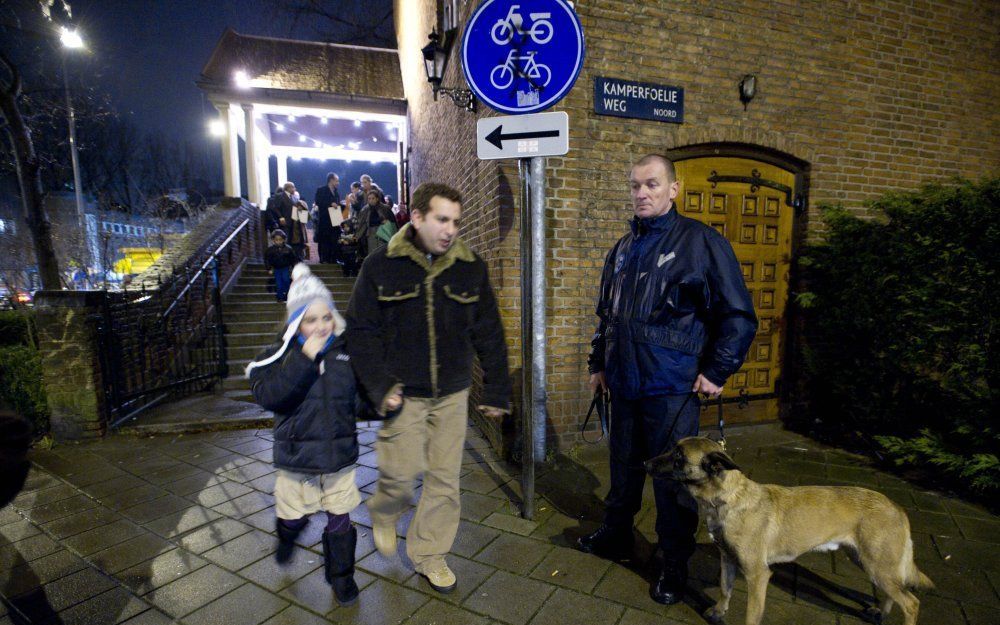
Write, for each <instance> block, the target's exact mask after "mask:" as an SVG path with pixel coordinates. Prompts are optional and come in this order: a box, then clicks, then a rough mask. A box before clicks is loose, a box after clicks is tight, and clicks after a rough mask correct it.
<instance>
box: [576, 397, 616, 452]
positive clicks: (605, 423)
mask: <svg viewBox="0 0 1000 625" xmlns="http://www.w3.org/2000/svg"><path fill="white" fill-rule="evenodd" d="M595 410H596V411H597V420H598V422H599V423H600V424H601V436H600V437H599V438H598V439H597V440H593V441H588V440H587V434H586V430H587V425H588V424H590V418H591V417H593V416H594V411H595ZM610 416H611V393H609V392H608V391H607V390H602V389H601V387H597V389H596V390H595V391H594V399H593V401H591V402H590V410H588V411H587V418H586V419H584V421H583V425H581V426H580V437H581V438H583V442H585V443H590V444H591V445H596V444H597V443H600V442H601V441H603V440H604V437H605V436H607V434H608V431H609V429H610V427H611V420H610Z"/></svg>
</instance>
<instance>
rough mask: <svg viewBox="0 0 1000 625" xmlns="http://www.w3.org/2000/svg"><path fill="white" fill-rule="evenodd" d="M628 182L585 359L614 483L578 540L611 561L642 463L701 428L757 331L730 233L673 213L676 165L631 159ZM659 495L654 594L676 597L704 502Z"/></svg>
mask: <svg viewBox="0 0 1000 625" xmlns="http://www.w3.org/2000/svg"><path fill="white" fill-rule="evenodd" d="M629 184H630V187H631V194H632V206H633V210H634V212H635V218H634V219H632V220H631V221H630V222H629V227H630V232H629V233H628V234H626V235H625V236H624V237H622V238H621V239H620V240H619V241H618V243H616V244H615V246H614V247H613V248H612V249H611V252H610V253H609V254H608V256H607V259H606V261H605V263H604V272H603V274H602V275H601V289H600V296H599V299H598V303H597V315H598V317H600V323H599V325H598V328H597V333H596V334H595V335H594V340H593V342H592V345H593V351H592V352H591V354H590V359H589V364H590V372H591V376H590V384H591V387H592V388H593V389H595V390H596V389H597V388H598V387H600V388H602V389H607V390H610V392H611V398H612V399H611V401H612V420H611V435H610V454H611V488H610V490H609V492H608V495H607V498H606V499H605V505H606V512H605V518H604V523H603V524H602V525H601V527H600V528H599V529H598V530H597V531H596V532H594V533H593V534H590V535H588V536H584V537H583V538H581V539H580V541H579V546H580V548H581V549H582V550H583V551H586V552H589V553H595V554H597V555H601V556H603V557H608V558H612V559H624V558H627V557H629V555H630V554H631V551H632V544H633V533H632V523H633V518H634V517H635V514H636V513H637V512H638V511H639V509H640V507H641V505H642V488H643V483H644V481H645V472H644V471H643V468H642V463H643V461H645V460H648V459H649V458H651V457H653V456H655V455H657V454H660V453H662V452H664V451H666V449H667V448H668V447H671V446H673V445H674V444H675V443H676V442H677V441H678V440H680V439H681V438H684V437H686V436H694V435H696V434H697V433H698V413H699V405H700V402H699V399H698V395H699V394H702V395H705V396H708V397H717V396H719V395H720V394H721V393H722V386H723V384H725V381H726V378H728V377H729V376H730V375H732V374H733V373H735V372H736V370H737V369H739V368H740V365H742V364H743V359H744V357H745V356H746V353H747V350H748V349H749V347H750V343H751V341H752V340H753V337H754V334H755V333H756V331H757V318H756V316H755V315H754V310H753V302H752V301H751V299H750V294H749V292H748V291H747V288H746V285H745V284H744V282H743V275H742V273H741V272H740V266H739V263H738V262H737V260H736V255H735V254H734V253H733V249H732V246H731V245H730V244H729V241H727V240H726V238H725V237H724V236H723V235H721V234H719V233H718V232H717V231H716V230H714V229H713V228H711V227H709V226H707V225H705V224H702V223H701V222H699V221H696V220H694V219H690V218H687V217H684V216H682V215H679V214H678V213H677V210H676V208H675V205H674V201H673V200H674V198H675V197H677V192H678V188H679V184H678V182H677V178H676V174H675V172H674V165H673V163H672V162H670V160H669V159H667V158H666V157H663V156H659V155H655V154H651V155H648V156H645V157H643V158H641V159H640V160H639V161H638V162H636V163H635V165H633V166H632V171H631V174H630V176H629ZM653 492H654V495H655V499H656V533H657V536H658V538H659V546H660V548H661V550H662V552H663V569H662V570H661V572H660V575H659V577H658V579H657V581H656V582H655V583H654V584H653V585H652V586H651V587H650V596H651V597H652V598H653V600H655V601H657V602H659V603H665V604H670V603H676V602H678V601H680V598H681V594H682V593H683V590H684V587H685V584H686V582H687V561H688V559H689V558H690V557H691V554H692V553H694V548H695V540H694V535H695V531H696V530H697V526H698V509H697V505H696V504H695V503H694V500H692V499H691V498H690V496H687V494H686V493H685V492H683V490H682V489H680V488H679V487H678V485H677V484H676V483H673V482H668V481H666V480H659V481H656V482H654V483H653Z"/></svg>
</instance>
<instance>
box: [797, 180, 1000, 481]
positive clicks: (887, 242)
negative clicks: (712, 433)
mask: <svg viewBox="0 0 1000 625" xmlns="http://www.w3.org/2000/svg"><path fill="white" fill-rule="evenodd" d="M870 208H871V209H872V212H873V214H874V215H875V216H876V217H875V219H872V220H862V219H859V218H857V217H855V216H852V215H851V214H849V213H848V212H847V211H845V210H843V209H840V208H833V207H824V217H825V221H826V223H827V224H828V225H829V232H828V236H827V238H826V240H825V241H824V243H823V244H820V245H816V246H811V247H809V248H808V249H807V250H806V251H805V253H804V255H803V258H802V265H803V269H804V271H803V275H804V277H805V279H806V282H807V285H808V287H807V292H805V293H803V294H802V295H800V296H799V298H798V300H797V301H798V303H799V304H800V306H802V307H803V308H805V309H806V324H805V327H806V344H805V346H804V350H803V355H804V361H805V364H806V367H807V371H808V373H809V375H808V382H807V389H808V393H809V402H810V404H811V405H812V407H813V408H812V415H813V416H814V417H816V418H817V419H818V420H819V422H821V423H823V424H825V426H826V427H827V428H830V429H829V430H828V432H832V433H833V434H835V435H839V436H843V435H848V434H854V435H858V436H861V437H863V438H868V439H870V440H874V442H875V443H876V444H877V445H878V447H879V448H880V450H881V452H882V453H883V454H885V455H886V456H888V457H889V458H891V459H892V460H894V461H895V462H896V463H897V464H899V465H901V466H918V467H922V468H924V469H930V470H931V471H932V472H933V473H935V474H936V475H940V476H944V477H949V478H954V482H955V483H956V484H958V485H959V486H960V487H963V488H965V489H967V490H971V491H973V492H975V493H977V494H980V495H995V494H998V493H1000V460H998V453H1000V430H998V424H997V414H1000V411H998V394H997V382H998V379H997V377H998V356H1000V348H998V346H1000V341H998V331H1000V325H998V319H997V315H998V310H1000V285H998V283H997V280H998V278H1000V271H998V270H1000V179H998V178H994V179H989V180H984V181H981V182H978V183H976V182H971V181H967V180H959V181H956V183H955V184H951V185H927V186H924V187H923V188H922V189H921V190H920V191H917V192H911V193H893V194H889V195H886V196H884V197H883V198H881V199H879V200H877V201H875V202H874V203H872V204H871V206H870Z"/></svg>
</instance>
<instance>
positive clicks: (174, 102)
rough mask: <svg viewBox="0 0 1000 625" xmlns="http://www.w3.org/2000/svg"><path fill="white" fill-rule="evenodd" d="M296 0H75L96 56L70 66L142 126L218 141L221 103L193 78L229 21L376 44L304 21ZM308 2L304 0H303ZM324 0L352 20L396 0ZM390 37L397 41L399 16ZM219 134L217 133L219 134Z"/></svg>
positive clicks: (248, 29)
mask: <svg viewBox="0 0 1000 625" xmlns="http://www.w3.org/2000/svg"><path fill="white" fill-rule="evenodd" d="M294 3H295V2H294V0H270V1H266V0H71V5H72V7H73V13H74V21H75V22H76V23H77V24H78V26H79V29H80V31H81V33H82V34H83V37H84V39H85V41H86V43H87V47H88V49H89V50H90V57H91V58H90V59H88V61H87V62H86V63H79V64H78V65H77V67H75V68H71V72H72V71H73V70H74V69H75V70H76V71H78V72H81V73H86V74H87V76H80V78H81V79H83V80H92V81H93V84H94V85H95V86H96V87H97V88H98V89H100V90H104V91H107V92H108V93H109V94H110V96H111V99H112V102H113V103H114V105H115V107H116V108H117V109H118V112H119V113H120V114H122V115H129V116H131V118H132V120H133V121H134V122H135V123H136V125H137V126H138V128H139V129H140V131H141V132H154V131H161V132H164V133H166V134H168V135H172V136H177V137H181V136H182V137H184V138H191V139H197V140H199V141H202V142H204V143H205V145H206V148H208V149H211V147H210V146H211V145H213V143H212V140H211V139H209V138H208V137H207V133H206V124H207V122H208V119H209V117H210V116H212V115H213V114H214V109H212V107H211V106H210V105H209V104H208V103H207V100H205V98H203V97H202V93H201V90H200V89H198V88H197V87H196V86H195V84H194V82H195V80H197V78H198V75H199V74H200V72H201V69H202V67H203V66H204V65H205V63H206V62H207V61H208V57H209V55H210V54H211V53H212V50H213V49H214V47H215V44H216V42H218V40H219V37H220V36H221V35H222V33H223V32H224V31H225V29H226V28H227V27H232V28H234V29H235V30H236V31H237V32H240V33H243V34H250V35H266V36H275V37H288V38H295V39H307V40H314V41H335V42H348V43H364V44H367V45H373V44H376V43H378V42H377V40H372V39H369V40H366V41H363V42H354V41H348V39H350V38H351V37H352V35H354V34H355V33H356V32H357V31H356V30H354V29H349V28H345V27H338V26H336V25H331V23H330V22H318V21H315V20H313V21H309V22H303V21H301V20H300V21H299V22H298V23H294V22H295V21H294V17H293V14H292V12H291V11H290V10H288V9H287V8H286V7H287V5H289V4H294ZM302 4H304V2H303V3H302ZM323 6H324V8H329V9H331V10H332V11H334V12H338V14H339V15H342V16H343V17H344V18H345V19H347V20H348V21H357V20H369V19H373V20H377V19H378V18H380V17H381V16H383V15H385V14H386V13H387V12H391V10H392V0H363V1H361V0H329V1H327V2H325V3H323ZM378 34H379V35H381V36H382V41H383V44H382V45H385V43H388V44H389V45H390V46H394V43H395V42H394V35H393V30H392V20H391V19H389V20H387V21H386V22H384V23H382V25H381V28H380V30H379V31H378ZM216 141H217V140H216Z"/></svg>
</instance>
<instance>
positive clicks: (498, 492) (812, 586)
mask: <svg viewBox="0 0 1000 625" xmlns="http://www.w3.org/2000/svg"><path fill="white" fill-rule="evenodd" d="M360 438H361V442H362V444H363V448H362V453H363V455H362V457H361V460H360V464H361V466H360V467H359V470H358V481H359V486H361V487H362V491H363V493H364V496H365V497H367V496H369V495H370V494H371V493H372V492H373V488H374V482H375V479H376V477H377V472H376V461H375V452H374V451H373V450H372V447H371V445H372V442H373V440H374V438H375V428H374V427H365V428H364V429H363V430H362V432H361V436H360ZM729 441H730V446H731V449H732V450H733V452H734V455H735V457H736V460H737V462H739V463H740V464H741V465H742V466H743V467H744V468H745V470H747V471H748V472H749V473H750V475H751V476H752V477H753V478H755V479H757V480H759V481H767V482H776V483H783V484H797V483H801V484H807V483H808V484H821V483H822V484H859V485H863V486H868V487H872V488H875V489H877V490H880V491H882V492H883V493H886V494H887V495H888V496H890V497H891V498H892V499H894V500H895V501H897V502H898V503H900V504H901V505H902V506H904V507H905V508H906V510H907V513H908V514H909V517H910V522H911V524H912V527H913V531H914V544H915V549H916V557H917V562H918V564H919V566H920V567H921V569H922V570H923V571H924V572H926V573H927V574H928V575H929V576H930V577H931V578H932V579H933V580H934V582H935V583H936V584H937V589H936V590H934V591H931V592H924V593H920V595H919V596H920V599H921V618H920V622H921V623H922V624H925V625H936V624H947V625H951V624H956V625H987V624H991V625H992V624H996V623H1000V599H998V594H997V591H998V590H1000V519H998V518H997V517H995V516H992V515H990V514H989V513H988V512H986V511H984V510H982V509H980V508H978V507H976V506H972V505H969V504H966V503H963V502H962V501H959V500H956V499H950V498H947V497H944V496H942V495H939V494H936V493H931V492H926V491H923V490H920V489H918V488H915V487H913V486H912V485H910V484H908V483H906V482H904V481H902V480H900V479H898V478H895V477H893V476H891V475H888V474H886V473H883V472H880V471H877V470H874V469H872V468H870V467H869V466H868V465H867V464H866V463H865V462H864V460H863V459H861V458H858V457H856V456H852V455H850V454H847V453H844V452H842V451H838V450H833V449H829V448H824V447H822V446H820V445H818V444H816V443H814V442H812V441H809V440H807V439H804V438H802V437H800V436H797V435H794V434H791V433H788V432H785V431H783V430H781V429H780V428H778V427H776V426H766V427H755V428H743V429H736V428H734V429H733V430H731V431H730V438H729ZM271 446H272V440H271V436H270V431H268V430H243V431H235V432H234V431H230V432H219V433H212V434H201V435H175V436H157V437H147V438H134V437H126V436H117V437H110V438H108V439H105V440H103V441H100V442H96V443H90V444H82V445H67V446H59V447H56V448H55V449H54V450H52V451H35V452H33V454H32V459H33V461H34V463H35V466H34V468H33V470H32V472H31V475H30V476H29V480H28V484H27V486H26V488H25V490H24V492H23V493H22V494H21V495H20V496H19V497H18V498H17V499H16V500H15V501H14V502H13V504H11V505H10V506H8V507H6V508H4V509H2V510H0V595H2V597H3V599H4V603H3V604H2V605H0V625H8V624H14V623H23V622H25V621H24V620H23V619H22V615H24V616H27V617H28V618H30V619H31V620H30V621H28V622H32V623H63V624H66V625H70V624H78V623H79V624H94V625H112V624H116V623H129V624H131V625H140V624H143V625H146V624H160V623H186V624H189V625H201V624H206V625H207V624H218V625H223V624H225V625H242V624H254V625H256V624H260V623H266V624H267V625H312V624H318V623H327V622H333V623H341V624H372V625H375V624H397V623H405V624H406V625H431V624H435V625H448V624H462V625H479V624H482V625H485V624H489V623H494V624H499V623H506V624H510V625H525V624H530V625H555V624H562V623H567V624H574V625H576V624H579V625H589V624H594V625H598V624H600V625H614V624H619V625H653V624H657V625H661V624H662V625H671V624H674V625H676V624H678V623H689V624H696V623H704V621H703V620H702V619H701V618H700V617H699V613H700V612H701V610H702V609H704V608H705V607H707V605H708V604H709V602H710V601H712V600H713V599H714V598H715V597H716V596H717V593H718V579H717V577H718V557H717V554H716V551H715V548H714V547H713V546H711V545H710V544H708V539H707V536H705V535H701V536H700V537H699V541H700V542H701V543H702V544H701V545H700V546H699V550H698V553H697V554H696V556H695V558H694V559H693V561H692V568H693V571H692V575H693V579H692V584H691V585H692V587H693V588H694V593H693V597H692V599H691V600H690V601H689V603H686V604H682V605H677V606H672V607H665V606H660V605H658V604H655V603H653V602H652V601H651V600H650V599H649V598H648V595H647V590H648V581H647V580H648V579H649V573H648V570H649V569H648V566H647V560H648V558H649V557H650V555H651V553H652V550H653V548H652V541H653V540H654V534H653V517H654V515H653V512H652V509H651V506H652V503H651V501H652V500H651V496H650V497H649V498H648V499H647V503H646V506H645V507H644V509H643V511H642V513H641V514H640V517H639V519H638V529H639V532H640V533H641V537H640V540H639V541H638V545H639V549H638V552H639V555H638V557H637V558H636V561H635V562H632V563H626V566H622V565H618V564H612V563H609V562H606V561H604V560H601V559H598V558H596V557H593V556H589V555H586V554H582V553H580V552H578V551H575V550H574V549H572V548H571V545H572V542H573V541H574V540H575V538H576V537H577V536H579V535H580V534H582V533H584V532H587V531H590V530H591V529H593V528H594V527H596V523H597V519H599V518H600V517H599V511H600V498H601V497H602V496H603V494H604V492H605V490H606V487H607V475H608V465H607V454H606V451H605V450H604V449H603V448H601V447H582V448H578V449H576V450H573V451H572V452H571V453H569V454H567V455H565V456H560V457H559V458H558V459H557V460H556V462H554V463H553V465H552V466H551V467H549V468H548V469H547V470H546V471H544V472H541V474H540V476H539V480H538V493H539V495H540V499H539V501H538V503H537V510H538V515H537V518H536V519H535V520H534V521H526V520H524V519H521V518H520V517H518V516H517V507H518V506H517V501H518V494H519V491H520V488H519V484H518V481H517V474H516V470H515V469H514V468H512V467H510V466H508V465H507V464H505V463H502V462H499V461H497V459H496V458H495V457H494V455H493V454H492V453H491V452H490V451H489V449H488V446H487V445H486V443H485V441H484V440H483V439H482V438H481V437H480V436H479V434H478V433H477V432H476V431H475V429H471V428H470V431H469V440H468V444H467V450H466V455H465V465H464V469H463V477H462V517H463V519H464V520H463V522H462V526H461V527H460V529H459V533H458V540H457V541H456V544H455V547H454V549H453V552H452V555H451V556H449V561H450V563H451V564H452V566H453V568H454V569H455V571H456V573H457V575H458V579H459V586H458V589H457V590H456V591H455V592H454V593H452V594H449V595H439V594H437V593H435V592H434V591H433V590H432V589H430V587H429V586H428V585H427V583H426V581H424V580H423V579H422V578H420V577H419V576H416V575H414V573H413V571H412V569H411V568H410V565H409V563H408V562H407V561H406V559H405V556H402V557H401V559H394V560H387V559H385V558H383V557H381V556H380V555H379V554H378V553H377V552H375V550H374V546H373V544H372V539H371V531H370V520H369V518H368V514H367V509H366V508H365V507H364V506H363V505H362V506H361V507H359V508H358V509H357V510H356V511H355V512H354V513H352V515H351V516H352V518H353V519H354V521H355V523H357V525H358V530H359V542H358V550H357V556H358V571H357V575H356V579H357V581H358V584H359V586H361V588H362V592H361V598H360V601H359V602H358V604H357V605H356V606H353V607H350V608H342V607H338V606H337V604H336V602H335V601H334V600H333V598H332V593H331V591H330V588H329V587H328V586H327V585H326V584H325V582H324V580H323V571H322V568H321V566H322V555H321V551H322V549H321V546H320V545H319V540H320V532H321V530H322V527H321V523H320V520H319V519H314V520H313V522H312V523H310V525H309V526H308V528H307V529H306V530H305V531H304V532H303V534H302V535H301V536H300V542H301V544H302V546H303V547H305V549H301V550H298V552H297V553H296V555H295V558H294V560H293V562H292V563H291V564H290V565H288V566H287V567H285V568H280V567H278V566H277V565H276V564H275V562H274V560H273V557H272V556H273V552H274V549H275V542H276V539H275V538H274V535H273V525H274V511H273V503H274V502H273V498H272V496H271V490H272V487H273V484H274V469H273V467H272V466H271V464H270V461H271ZM647 495H650V493H649V488H648V487H647ZM405 521H408V519H404V522H402V523H400V530H401V532H402V534H401V535H403V536H405ZM404 551H405V549H404V546H403V545H402V544H401V548H400V552H401V553H402V552H404ZM799 564H801V566H800V565H799ZM799 564H788V565H781V566H778V567H776V571H777V572H776V574H775V576H774V578H773V580H772V584H771V586H770V588H769V590H768V595H769V598H768V604H767V611H766V615H765V622H766V623H780V624H789V625H791V624H803V623H805V624H808V625H825V624H835V623H844V624H848V623H860V622H863V621H862V619H861V614H860V608H861V604H860V603H859V602H858V600H861V601H871V596H870V595H871V592H872V588H871V584H870V582H868V581H867V580H866V579H865V577H864V575H863V574H862V573H861V572H860V571H859V570H858V569H856V568H855V567H854V566H853V565H851V564H849V563H848V562H847V559H846V558H845V557H844V556H843V555H841V554H839V553H833V554H810V555H807V556H805V557H803V558H802V559H801V560H800V563H799ZM744 590H745V585H744V584H743V582H742V579H740V580H739V581H738V583H737V591H736V596H735V597H734V599H733V603H732V606H731V612H730V614H729V615H728V618H727V622H728V623H742V622H743V614H744V608H745V603H746V594H745V592H744ZM899 619H900V615H899V612H898V610H896V611H895V613H894V614H893V615H892V617H890V619H889V622H890V623H897V622H899Z"/></svg>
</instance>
